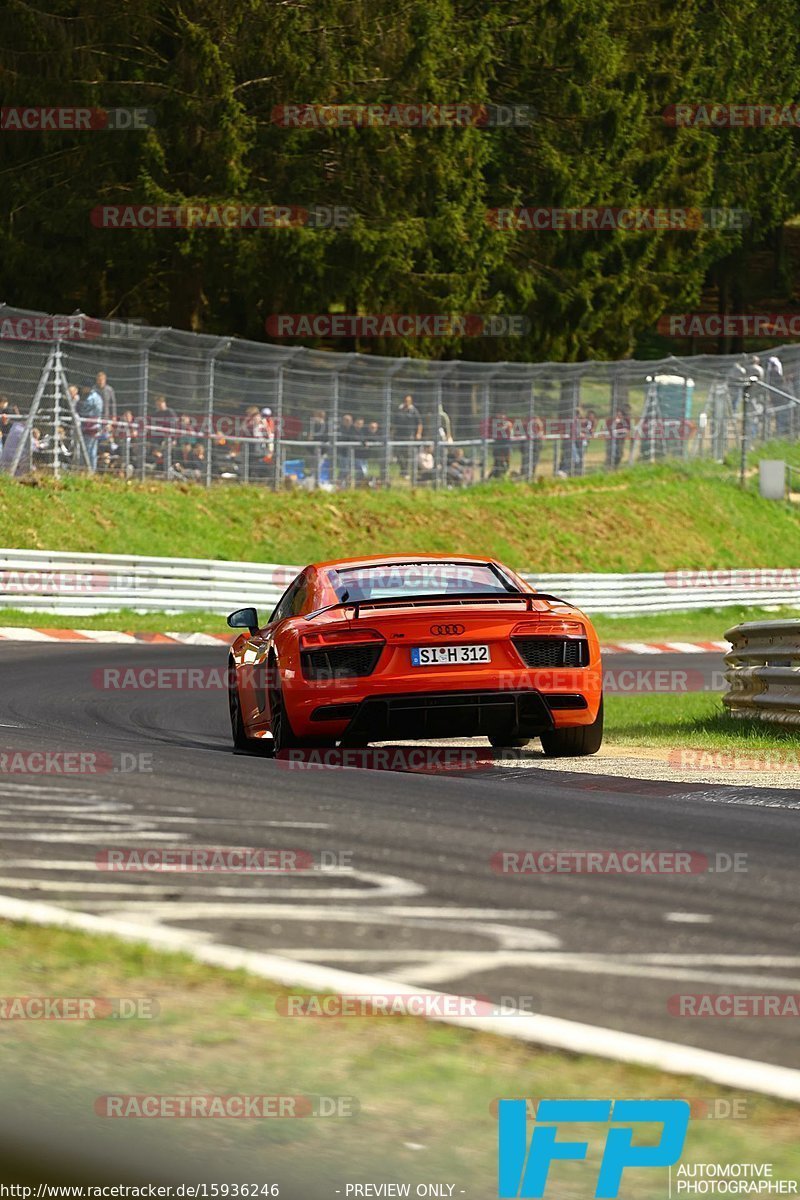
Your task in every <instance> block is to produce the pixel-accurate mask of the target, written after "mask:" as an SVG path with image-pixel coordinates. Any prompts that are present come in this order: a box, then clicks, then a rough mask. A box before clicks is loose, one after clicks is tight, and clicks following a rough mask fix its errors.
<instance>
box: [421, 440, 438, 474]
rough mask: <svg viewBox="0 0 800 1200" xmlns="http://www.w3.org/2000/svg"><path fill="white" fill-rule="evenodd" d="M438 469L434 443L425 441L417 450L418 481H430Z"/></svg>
mask: <svg viewBox="0 0 800 1200" xmlns="http://www.w3.org/2000/svg"><path fill="white" fill-rule="evenodd" d="M435 471H436V460H435V458H434V456H433V443H432V442H425V444H424V445H423V446H420V448H419V450H418V451H417V483H430V482H431V480H432V479H433V477H434V474H435Z"/></svg>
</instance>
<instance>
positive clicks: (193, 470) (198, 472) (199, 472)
mask: <svg viewBox="0 0 800 1200" xmlns="http://www.w3.org/2000/svg"><path fill="white" fill-rule="evenodd" d="M206 461H207V460H206V448H205V445H204V444H203V443H202V442H198V443H197V445H196V446H193V447H192V453H191V456H190V458H189V465H188V467H187V468H186V470H185V471H184V475H186V476H187V477H188V478H189V479H194V480H195V481H196V482H197V483H203V482H205V478H206Z"/></svg>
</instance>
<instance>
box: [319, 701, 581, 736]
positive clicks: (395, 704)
mask: <svg viewBox="0 0 800 1200" xmlns="http://www.w3.org/2000/svg"><path fill="white" fill-rule="evenodd" d="M576 699H580V700H582V697H581V698H576ZM584 706H585V702H583V704H582V705H581V707H584ZM348 708H352V709H353V710H354V711H352V713H351V714H350V713H348V715H347V717H346V719H347V725H346V728H345V730H344V733H343V735H342V736H343V737H359V738H361V737H363V738H368V739H369V740H370V741H376V742H378V741H389V740H393V739H395V738H399V739H404V738H409V739H416V738H443V737H481V736H484V737H485V736H488V735H490V734H498V735H501V736H503V735H507V736H510V737H537V736H538V735H539V734H541V733H545V732H547V730H549V729H552V728H553V727H554V721H553V716H552V713H551V711H550V708H549V707H548V705H547V704H546V703H545V700H544V698H543V697H542V696H541V695H540V693H539V692H534V691H524V692H510V691H497V690H494V691H492V690H487V689H470V690H468V691H447V692H435V691H432V692H400V693H396V694H393V695H374V696H368V697H366V698H364V699H363V700H361V701H360V702H357V703H355V704H353V705H351V706H348ZM343 717H345V713H343V712H341V707H340V716H339V718H338V719H339V720H341V719H342V718H343ZM314 720H315V724H316V722H318V721H320V720H325V716H324V715H323V714H322V713H318V712H317V713H315V714H314ZM317 728H320V726H319V725H317Z"/></svg>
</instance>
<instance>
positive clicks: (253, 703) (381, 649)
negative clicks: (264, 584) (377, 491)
mask: <svg viewBox="0 0 800 1200" xmlns="http://www.w3.org/2000/svg"><path fill="white" fill-rule="evenodd" d="M228 624H229V625H230V626H231V627H232V628H234V629H243V630H246V632H243V633H242V634H240V636H239V637H237V639H236V640H235V642H234V643H233V645H232V647H231V657H230V664H229V667H230V669H229V699H230V715H231V726H232V730H233V742H234V746H235V748H236V749H237V750H240V751H257V752H261V753H267V754H275V753H278V752H280V751H281V750H286V749H289V748H293V747H300V746H333V745H335V744H336V743H337V742H341V743H342V744H344V745H350V746H365V745H367V744H368V743H370V742H379V741H389V740H397V739H412V740H416V739H419V738H463V737H485V738H488V739H489V742H490V743H491V744H492V746H497V747H506V746H508V747H519V746H524V745H526V744H527V742H528V741H529V740H530V739H531V738H533V737H538V738H540V739H541V743H542V747H543V749H544V752H545V754H549V755H559V756H566V755H584V754H594V753H595V752H596V751H597V750H598V749H599V748H600V743H601V741H602V737H603V694H602V671H601V667H600V647H599V644H598V641H597V635H596V634H595V632H594V629H593V628H592V625H591V623H590V621H589V619H588V618H587V617H586V615H585V614H584V613H582V612H581V611H580V610H579V609H576V608H575V607H574V606H573V605H571V604H569V603H567V602H566V601H564V600H559V599H558V598H557V597H555V596H548V595H546V594H545V593H543V592H537V591H535V590H534V588H532V587H531V586H530V584H528V583H526V582H525V580H524V579H522V578H520V576H519V575H517V574H515V572H514V571H511V570H509V568H508V567H504V566H502V564H501V563H498V562H494V561H492V560H487V559H483V558H472V557H467V556H453V555H447V556H444V555H427V556H424V557H421V556H419V555H417V556H407V557H396V558H394V557H385V556H376V557H372V558H357V559H339V560H335V561H333V562H326V563H315V564H314V565H312V566H309V567H306V568H305V569H304V570H303V571H301V572H300V574H299V575H298V576H297V578H296V579H295V580H294V581H293V582H292V583H291V584H290V585H289V587H288V588H287V589H286V591H285V592H284V594H283V596H282V597H281V599H280V600H279V601H278V604H277V606H276V607H275V610H274V612H273V613H272V614H271V615H270V617H269V618H268V620H267V621H266V622H264V623H263V624H262V623H261V621H260V619H259V617H258V614H257V612H256V610H255V608H240V609H238V610H237V611H236V612H234V613H231V615H230V616H229V617H228Z"/></svg>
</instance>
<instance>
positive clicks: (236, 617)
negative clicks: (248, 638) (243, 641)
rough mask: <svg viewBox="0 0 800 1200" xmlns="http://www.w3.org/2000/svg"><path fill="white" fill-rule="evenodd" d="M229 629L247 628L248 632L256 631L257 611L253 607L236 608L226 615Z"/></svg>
mask: <svg viewBox="0 0 800 1200" xmlns="http://www.w3.org/2000/svg"><path fill="white" fill-rule="evenodd" d="M228 624H229V625H230V627H231V629H247V630H249V631H250V633H258V613H257V611H256V610H255V609H254V608H237V609H236V612H232V613H231V614H230V616H229V617H228Z"/></svg>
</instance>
